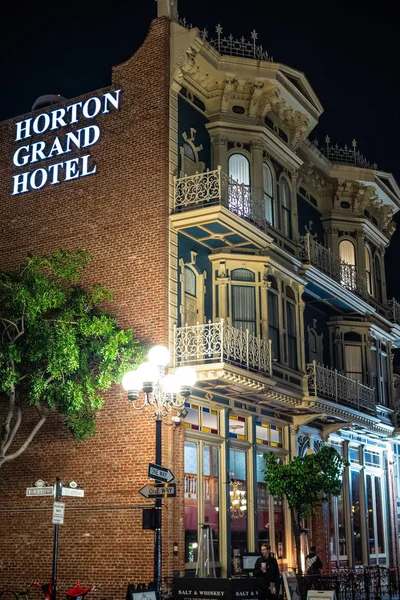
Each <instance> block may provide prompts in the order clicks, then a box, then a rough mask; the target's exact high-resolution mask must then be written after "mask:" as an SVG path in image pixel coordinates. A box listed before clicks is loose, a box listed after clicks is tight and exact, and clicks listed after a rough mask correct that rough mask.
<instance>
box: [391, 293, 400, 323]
mask: <svg viewBox="0 0 400 600" xmlns="http://www.w3.org/2000/svg"><path fill="white" fill-rule="evenodd" d="M388 309H389V319H390V320H391V321H392V323H396V325H400V302H397V300H396V299H395V298H392V299H391V300H389V301H388Z"/></svg>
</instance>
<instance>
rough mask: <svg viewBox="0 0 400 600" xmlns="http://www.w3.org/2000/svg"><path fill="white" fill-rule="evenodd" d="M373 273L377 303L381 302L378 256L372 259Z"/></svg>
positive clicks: (380, 273) (380, 275)
mask: <svg viewBox="0 0 400 600" xmlns="http://www.w3.org/2000/svg"><path fill="white" fill-rule="evenodd" d="M374 271H375V297H376V299H377V300H378V302H382V272H381V261H380V260H379V256H378V254H375V258H374Z"/></svg>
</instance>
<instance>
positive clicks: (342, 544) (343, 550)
mask: <svg viewBox="0 0 400 600" xmlns="http://www.w3.org/2000/svg"><path fill="white" fill-rule="evenodd" d="M337 511H338V531H339V556H347V545H346V529H345V524H344V507H343V496H338V499H337Z"/></svg>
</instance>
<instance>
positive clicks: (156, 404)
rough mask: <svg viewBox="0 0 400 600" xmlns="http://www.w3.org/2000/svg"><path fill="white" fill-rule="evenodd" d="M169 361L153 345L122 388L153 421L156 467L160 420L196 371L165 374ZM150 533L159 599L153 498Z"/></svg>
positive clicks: (185, 393)
mask: <svg viewBox="0 0 400 600" xmlns="http://www.w3.org/2000/svg"><path fill="white" fill-rule="evenodd" d="M169 361H170V353H169V350H168V348H165V346H154V347H153V348H151V350H150V352H149V354H148V362H145V363H143V364H141V365H140V366H139V367H138V368H137V369H136V371H128V373H125V375H124V377H123V379H122V385H123V387H124V388H125V390H126V391H127V392H128V398H129V400H130V401H131V402H132V406H133V408H135V409H136V410H142V409H143V408H145V407H150V408H151V409H152V411H153V413H152V417H153V418H154V419H155V422H156V460H155V462H156V464H157V465H161V461H162V456H161V441H162V438H161V420H162V418H163V417H166V416H167V414H168V413H169V411H170V410H171V409H172V408H181V407H182V406H183V405H184V404H185V400H186V399H187V398H188V397H189V396H190V394H191V391H192V387H193V386H194V384H195V383H196V371H195V370H194V369H193V368H192V367H179V368H178V369H176V371H175V373H169V374H167V375H166V374H165V368H166V366H167V365H168V363H169ZM154 507H155V531H154V583H155V586H156V593H157V598H158V599H159V600H160V599H161V587H162V578H161V550H162V548H161V523H162V519H161V517H162V514H161V511H162V501H161V498H157V497H156V498H155V502H154Z"/></svg>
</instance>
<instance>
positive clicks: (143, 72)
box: [0, 18, 183, 598]
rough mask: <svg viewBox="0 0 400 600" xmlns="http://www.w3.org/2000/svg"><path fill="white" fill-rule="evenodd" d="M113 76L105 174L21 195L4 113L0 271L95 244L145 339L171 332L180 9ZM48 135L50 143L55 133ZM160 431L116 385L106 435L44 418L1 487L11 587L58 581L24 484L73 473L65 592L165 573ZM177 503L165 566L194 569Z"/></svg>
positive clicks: (124, 315)
mask: <svg viewBox="0 0 400 600" xmlns="http://www.w3.org/2000/svg"><path fill="white" fill-rule="evenodd" d="M66 76H69V75H68V73H66ZM112 87H113V88H114V89H116V88H121V90H122V91H121V100H120V108H119V111H114V110H111V111H110V113H109V114H107V115H99V116H98V117H96V119H95V121H96V124H98V125H99V126H100V128H101V139H100V141H99V142H98V143H97V144H96V145H94V146H92V147H91V148H90V153H91V155H92V157H93V161H94V163H95V164H96V165H97V173H96V174H94V175H91V176H88V177H84V178H79V179H75V180H72V181H66V182H64V183H61V184H59V185H52V186H47V187H44V188H43V189H41V190H38V191H31V192H28V193H24V194H20V195H16V196H12V195H11V181H12V175H13V174H14V172H15V170H13V165H12V155H13V153H14V152H15V150H16V148H17V147H18V144H17V143H16V142H15V141H14V139H15V122H16V121H19V120H21V117H18V119H12V120H9V121H6V122H3V123H1V124H0V143H1V147H2V153H1V157H0V197H1V209H0V210H1V219H0V268H9V267H12V266H15V265H17V264H18V263H19V262H20V261H21V260H22V259H23V258H24V257H25V255H26V254H27V252H36V253H49V252H51V251H52V250H54V249H56V248H59V247H63V248H66V249H68V250H75V249H80V248H87V249H89V250H91V252H92V253H93V261H92V262H91V263H90V266H89V268H88V269H87V272H86V275H85V278H86V282H87V283H97V282H100V283H102V284H103V285H104V286H106V287H108V288H110V289H112V290H113V291H114V294H115V300H114V302H113V304H112V305H111V310H112V311H113V312H114V313H115V314H116V315H117V316H118V318H119V321H120V324H121V325H122V326H126V327H132V328H133V330H134V332H135V334H136V337H138V338H139V339H141V340H143V341H144V342H148V343H166V342H167V338H168V322H167V320H168V306H167V303H168V295H167V294H168V272H167V268H168V262H167V255H168V252H167V249H168V91H169V21H168V20H167V19H163V18H161V19H157V20H155V21H153V23H152V24H151V27H150V31H149V34H148V36H147V38H146V40H145V41H144V43H143V45H142V47H141V48H140V49H139V50H138V51H137V52H136V54H135V55H134V56H133V57H132V58H130V59H129V60H128V61H126V62H125V63H124V64H121V65H119V66H118V67H115V68H114V69H113V75H112ZM104 91H105V90H100V91H98V92H92V93H90V94H86V95H85V96H82V97H80V98H78V99H75V100H76V101H78V100H82V99H86V98H89V97H91V96H94V95H101V93H103V92H104ZM70 103H71V100H70V101H68V103H67V104H70ZM63 105H64V104H61V105H60V106H63ZM54 108H55V107H54V106H52V107H48V108H45V109H44V110H42V111H41V112H49V111H51V110H53V109H54ZM36 114H37V113H34V114H33V116H35V115H36ZM30 116H32V115H31V114H27V115H24V116H23V118H24V119H25V118H29V117H30ZM81 126H82V125H81ZM75 129H76V126H75ZM71 130H73V128H72V129H71ZM50 138H54V132H53V133H52V134H51V135H50V136H48V138H47V139H50ZM38 139H44V140H46V135H44V136H43V137H38ZM68 158H69V157H68ZM60 160H62V157H61V158H58V159H56V158H54V159H49V160H48V161H47V162H48V163H49V164H51V163H55V162H59V161H60ZM40 166H43V165H40ZM36 168H37V165H36ZM34 421H35V414H34V413H33V412H32V413H30V414H26V415H25V420H24V423H23V431H22V433H21V437H23V433H24V431H25V432H26V431H28V430H29V426H30V425H31V424H32V423H33V422H34ZM154 432H155V428H154V423H153V422H152V420H151V418H150V416H149V413H144V412H135V411H134V410H133V409H132V407H131V406H130V403H129V402H128V401H127V399H126V396H125V393H124V392H123V391H122V390H121V389H120V388H119V387H117V386H115V387H114V388H113V389H112V390H111V391H110V393H108V394H107V395H106V399H105V404H104V409H103V410H102V411H101V413H100V414H99V416H98V421H97V433H96V436H95V437H94V438H93V439H91V440H89V441H87V442H84V443H78V442H76V441H75V440H73V439H72V437H71V436H70V435H69V434H68V432H66V431H65V430H64V429H63V425H62V422H61V419H60V418H59V417H57V416H56V415H55V416H53V417H52V418H50V419H49V420H48V421H47V422H46V423H45V425H44V427H43V428H42V429H41V431H40V433H39V434H38V436H37V438H36V439H35V440H34V442H33V443H32V445H31V446H30V447H29V449H28V450H27V451H26V452H25V453H24V454H23V455H22V456H21V457H20V458H19V459H17V460H16V461H15V462H13V463H10V464H8V465H6V466H5V467H4V468H3V469H2V472H1V474H2V475H3V476H4V477H6V479H7V485H6V488H5V491H4V493H3V494H2V495H1V496H0V531H1V536H0V582H1V583H0V588H2V587H11V588H13V589H23V588H25V587H27V586H28V585H29V584H30V583H31V582H32V581H33V580H34V579H41V580H44V581H46V580H48V579H49V577H50V574H51V565H52V536H53V527H52V525H51V505H52V499H51V498H50V499H49V498H43V499H31V498H25V488H26V487H27V486H31V485H33V483H34V482H35V481H36V480H37V479H38V478H42V479H44V480H46V481H48V482H49V483H52V482H54V481H55V478H56V476H60V477H61V479H62V480H63V481H69V480H71V479H74V480H76V481H78V483H79V484H80V485H82V487H84V489H85V498H84V499H75V498H67V499H65V501H66V515H65V525H63V526H61V527H60V550H59V586H60V587H59V589H60V590H61V591H62V590H64V589H66V588H67V587H68V586H71V585H73V584H74V583H75V581H76V580H77V579H79V580H80V581H81V583H82V584H91V583H96V584H97V585H100V586H101V587H102V588H103V591H102V596H104V597H114V598H122V597H124V596H125V591H126V585H127V583H128V582H142V581H149V580H150V579H151V578H152V574H153V532H151V531H142V529H141V519H142V511H141V508H140V507H141V506H142V505H143V504H144V503H145V501H144V499H143V498H142V497H141V496H140V495H139V494H138V490H139V489H140V488H141V487H142V486H143V485H144V484H145V483H147V463H148V462H149V461H154V451H155V448H154V446H155V439H154ZM163 434H164V447H163V452H164V456H166V457H168V461H171V460H173V468H174V472H175V474H176V476H177V481H178V489H181V487H180V486H181V485H182V474H183V458H182V448H183V433H182V432H181V430H180V429H179V427H175V426H170V427H168V426H167V425H165V426H164V427H163ZM181 471H182V473H181ZM172 503H174V504H172ZM166 504H167V506H168V510H164V532H166V533H167V534H169V535H168V536H167V535H165V536H164V565H165V569H164V575H171V574H172V571H173V570H175V569H179V568H182V566H183V564H182V559H183V553H182V550H183V539H182V538H181V537H179V536H182V535H183V533H182V531H183V528H181V527H180V525H181V520H182V506H181V504H182V501H181V500H179V499H176V500H173V501H172V500H167V501H166ZM169 536H171V538H172V540H170V539H169ZM175 537H176V539H177V541H178V542H180V544H179V546H180V554H179V556H178V557H177V558H176V557H173V556H172V550H173V549H172V541H174V538H175ZM167 538H168V539H167ZM167 569H168V572H167Z"/></svg>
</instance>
